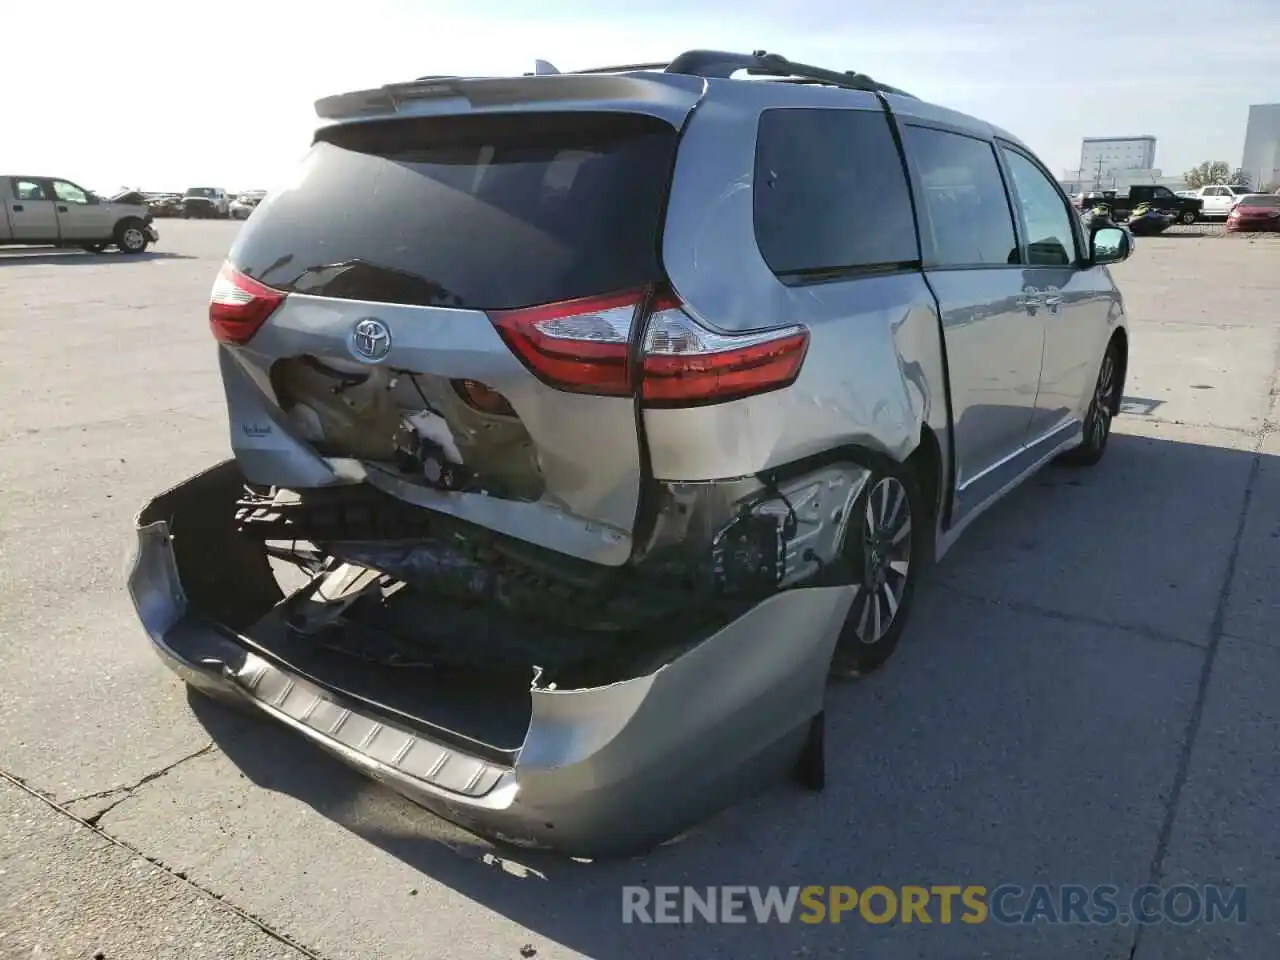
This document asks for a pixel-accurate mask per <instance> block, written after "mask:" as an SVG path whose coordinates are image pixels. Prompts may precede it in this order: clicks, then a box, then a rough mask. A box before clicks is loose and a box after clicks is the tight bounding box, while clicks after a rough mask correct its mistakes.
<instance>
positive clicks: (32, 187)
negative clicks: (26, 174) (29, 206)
mask: <svg viewBox="0 0 1280 960" xmlns="http://www.w3.org/2000/svg"><path fill="white" fill-rule="evenodd" d="M13 197H14V199H15V200H48V199H49V198H48V197H46V196H45V195H44V187H42V186H41V185H40V184H39V183H37V182H36V181H35V180H20V179H15V180H14V181H13Z"/></svg>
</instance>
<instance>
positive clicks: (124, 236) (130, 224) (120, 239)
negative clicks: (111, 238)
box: [116, 220, 151, 255]
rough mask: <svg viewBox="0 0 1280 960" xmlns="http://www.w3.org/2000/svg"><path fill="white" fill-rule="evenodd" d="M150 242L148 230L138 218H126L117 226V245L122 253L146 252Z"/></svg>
mask: <svg viewBox="0 0 1280 960" xmlns="http://www.w3.org/2000/svg"><path fill="white" fill-rule="evenodd" d="M150 243H151V240H150V239H149V238H148V237H147V231H146V230H145V229H144V228H143V225H142V224H141V223H140V222H139V221H137V220H126V221H124V222H123V223H122V224H120V226H118V227H117V228H116V246H118V247H119V248H120V252H121V253H128V254H134V255H136V254H139V253H145V252H146V249H147V247H148V246H149V245H150Z"/></svg>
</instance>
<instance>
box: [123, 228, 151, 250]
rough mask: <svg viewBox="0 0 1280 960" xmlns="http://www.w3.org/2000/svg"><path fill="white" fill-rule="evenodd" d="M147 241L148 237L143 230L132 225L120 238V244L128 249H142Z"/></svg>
mask: <svg viewBox="0 0 1280 960" xmlns="http://www.w3.org/2000/svg"><path fill="white" fill-rule="evenodd" d="M145 243H146V237H144V236H143V235H142V231H141V230H139V229H138V228H137V227H130V228H129V229H127V230H125V232H124V235H123V236H121V238H120V244H121V246H123V247H124V248H125V249H126V250H141V249H142V247H143V245H144V244H145Z"/></svg>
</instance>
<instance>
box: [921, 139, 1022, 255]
mask: <svg viewBox="0 0 1280 960" xmlns="http://www.w3.org/2000/svg"><path fill="white" fill-rule="evenodd" d="M903 142H904V145H905V146H906V149H907V157H908V159H909V162H910V163H911V164H912V166H913V167H914V168H915V173H916V178H917V180H918V181H919V184H920V197H919V199H920V200H921V201H922V202H921V203H920V207H921V210H920V213H921V224H920V231H921V234H922V235H925V236H927V238H928V239H929V241H930V246H931V248H932V249H931V252H930V254H929V262H930V264H931V265H933V266H939V267H974V266H1003V265H1005V264H1010V263H1018V262H1019V260H1020V257H1019V252H1018V241H1017V235H1016V234H1015V233H1014V229H1013V214H1012V212H1011V211H1010V209H1009V197H1008V194H1007V193H1006V192H1005V188H1004V179H1003V178H1002V177H1001V176H1000V167H999V165H998V164H997V162H996V155H995V150H994V148H993V147H992V145H991V144H989V143H987V142H985V141H983V140H977V139H974V138H973V137H966V136H962V135H961V134H956V133H946V132H944V131H941V130H930V129H927V128H924V127H910V126H909V127H907V128H906V129H905V130H904V131H903Z"/></svg>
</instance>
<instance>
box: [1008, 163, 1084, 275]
mask: <svg viewBox="0 0 1280 960" xmlns="http://www.w3.org/2000/svg"><path fill="white" fill-rule="evenodd" d="M1004 155H1005V159H1006V160H1007V162H1008V164H1009V172H1010V173H1011V174H1012V175H1013V187H1014V190H1015V191H1016V193H1017V196H1018V206H1019V208H1020V209H1021V211H1022V222H1023V224H1024V225H1025V229H1026V241H1027V244H1026V256H1025V261H1026V263H1028V264H1029V265H1031V266H1039V267H1065V266H1067V265H1069V264H1071V263H1074V262H1075V259H1076V257H1075V246H1076V242H1075V234H1074V233H1073V232H1072V229H1071V219H1070V216H1069V215H1068V213H1067V204H1066V201H1065V200H1063V199H1062V195H1061V194H1060V193H1059V192H1058V188H1057V186H1056V185H1055V184H1054V183H1053V181H1052V180H1050V179H1049V178H1048V177H1047V176H1045V174H1044V173H1043V172H1042V171H1041V170H1040V168H1039V167H1038V166H1036V165H1035V164H1034V163H1032V162H1031V161H1030V160H1028V159H1027V158H1026V157H1024V156H1023V155H1022V154H1020V153H1016V152H1014V151H1012V150H1005V151H1004Z"/></svg>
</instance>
